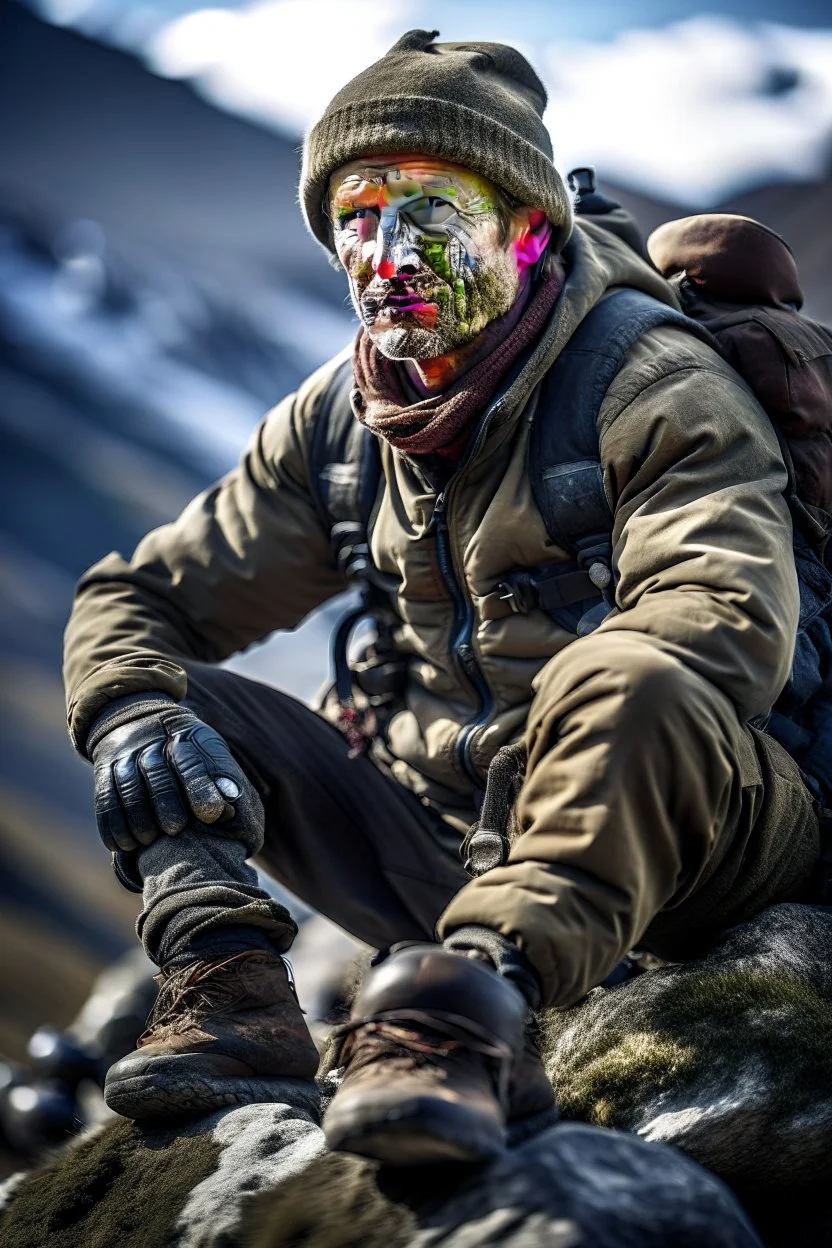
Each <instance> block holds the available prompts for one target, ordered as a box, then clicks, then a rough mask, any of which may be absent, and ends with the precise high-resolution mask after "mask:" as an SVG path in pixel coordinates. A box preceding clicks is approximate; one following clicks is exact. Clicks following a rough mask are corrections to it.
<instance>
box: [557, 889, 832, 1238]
mask: <svg viewBox="0 0 832 1248" xmlns="http://www.w3.org/2000/svg"><path fill="white" fill-rule="evenodd" d="M542 1031H543V1048H544V1053H545V1057H544V1060H545V1064H546V1068H547V1071H548V1073H549V1075H550V1077H551V1079H552V1081H553V1083H554V1085H555V1089H556V1092H557V1095H558V1103H559V1105H560V1108H561V1111H562V1113H563V1114H564V1115H566V1116H568V1117H570V1118H573V1119H579V1120H581V1121H585V1122H589V1123H594V1124H598V1125H603V1126H612V1127H619V1128H623V1129H625V1130H628V1131H634V1132H636V1133H638V1134H639V1135H640V1136H642V1137H643V1138H644V1139H646V1140H651V1141H663V1142H665V1143H670V1144H675V1145H677V1146H678V1147H679V1148H681V1149H683V1150H684V1151H685V1152H686V1153H687V1154H688V1155H689V1156H691V1157H693V1158H695V1159H696V1160H697V1161H699V1162H700V1163H701V1164H702V1165H704V1166H707V1167H708V1168H709V1169H710V1170H712V1171H713V1172H714V1173H715V1174H718V1175H719V1176H720V1177H721V1178H723V1179H725V1180H726V1181H727V1182H728V1183H729V1184H730V1185H731V1186H732V1187H733V1188H734V1190H735V1191H736V1192H738V1193H739V1194H740V1196H741V1198H742V1199H743V1201H744V1202H745V1203H746V1205H747V1206H748V1207H749V1208H750V1209H751V1210H752V1211H753V1212H754V1213H755V1214H756V1216H757V1217H758V1219H759V1222H760V1224H761V1225H765V1226H766V1227H767V1230H768V1232H769V1233H770V1234H771V1235H774V1236H776V1235H777V1234H779V1233H780V1232H779V1231H778V1230H777V1226H778V1225H779V1222H780V1220H781V1219H782V1216H784V1215H783V1211H784V1210H787V1211H788V1212H787V1215H785V1216H787V1219H788V1224H789V1226H790V1234H791V1235H792V1238H791V1239H789V1240H788V1241H784V1242H788V1243H789V1244H790V1245H793V1244H795V1243H797V1239H796V1238H795V1237H796V1235H797V1233H798V1232H797V1229H796V1225H797V1223H798V1222H799V1221H800V1218H801V1216H805V1217H806V1218H807V1219H808V1218H809V1217H810V1216H812V1208H813V1204H814V1202H815V1201H820V1203H821V1204H822V1203H823V1199H824V1192H825V1188H826V1185H827V1183H828V1181H829V1179H830V1178H832V913H830V911H829V910H827V909H824V908H822V907H815V906H804V905H778V906H773V907H771V908H770V909H768V910H766V911H764V912H763V913H762V914H760V915H759V916H757V918H756V919H754V920H752V921H751V922H750V923H746V924H743V925H742V926H741V927H737V928H734V929H732V930H731V931H730V932H728V933H727V934H726V935H725V936H724V937H723V938H722V939H721V940H720V941H719V943H718V944H716V945H715V946H714V947H713V948H712V949H711V950H710V951H709V952H708V953H707V955H706V956H705V957H703V958H702V959H701V960H697V961H696V962H691V963H688V964H686V965H677V966H672V967H667V968H665V969H661V970H657V971H651V972H649V973H648V974H644V975H640V976H638V977H636V978H635V979H632V980H629V981H628V982H626V983H624V984H621V985H620V986H618V987H616V988H613V989H611V990H605V989H596V990H595V991H594V992H592V993H590V995H589V997H588V998H586V999H585V1000H584V1001H583V1002H582V1003H580V1004H579V1005H577V1006H575V1007H573V1008H572V1009H570V1010H566V1011H561V1012H555V1011H552V1012H550V1013H548V1014H547V1015H545V1016H544V1017H543V1019H542ZM784 1198H786V1204H785V1205H784ZM830 1227H832V1220H831V1221H830ZM783 1233H785V1231H784V1232H783ZM813 1233H814V1234H818V1233H819V1232H817V1231H815V1232H813ZM824 1233H825V1232H824ZM829 1233H830V1238H829V1239H828V1240H826V1239H823V1240H821V1239H812V1240H807V1241H805V1242H807V1243H809V1242H811V1243H813V1244H819V1243H822V1242H830V1243H832V1230H831V1231H830V1232H829ZM778 1242H779V1241H778Z"/></svg>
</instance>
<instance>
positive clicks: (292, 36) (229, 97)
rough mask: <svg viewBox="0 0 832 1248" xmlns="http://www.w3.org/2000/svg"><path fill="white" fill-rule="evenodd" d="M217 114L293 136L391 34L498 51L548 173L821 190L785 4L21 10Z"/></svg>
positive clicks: (802, 11)
mask: <svg viewBox="0 0 832 1248" xmlns="http://www.w3.org/2000/svg"><path fill="white" fill-rule="evenodd" d="M33 5H34V7H35V8H36V9H37V11H38V12H40V13H41V14H42V15H44V16H46V17H48V18H49V19H50V20H53V21H58V22H61V23H66V24H70V25H74V26H76V27H77V28H79V29H81V30H83V31H84V32H85V33H88V34H90V35H92V36H94V37H96V38H100V39H103V40H105V41H108V42H112V43H116V44H117V45H119V46H122V47H127V48H129V49H130V50H131V51H133V52H135V53H136V54H137V55H138V56H140V57H141V58H142V59H143V60H144V62H145V63H146V64H147V65H148V66H149V68H150V69H152V70H153V71H154V72H156V73H159V74H162V75H165V76H168V77H171V78H181V79H185V80H187V81H190V82H191V83H192V84H193V86H194V87H195V89H196V90H197V91H199V92H201V93H202V94H203V95H205V96H206V97H207V98H208V99H210V100H211V101H212V102H213V103H215V104H216V105H217V106H218V107H221V108H225V109H228V110H229V111H232V112H235V113H238V114H240V115H242V116H245V117H248V118H250V119H252V120H254V121H256V122H258V123H259V124H262V125H266V126H271V127H275V128H277V129H279V130H282V131H284V132H287V133H289V134H292V135H300V134H302V133H303V132H304V131H305V130H306V129H307V128H308V127H309V126H310V125H311V124H312V123H313V122H314V120H315V119H316V117H317V116H318V115H319V114H320V112H321V111H322V109H323V108H324V107H325V105H326V103H327V102H328V100H329V99H330V98H331V96H332V95H333V94H334V93H335V91H337V90H338V88H339V87H340V86H341V85H342V84H343V83H344V82H345V81H346V80H347V79H349V78H350V77H352V76H353V75H354V74H356V73H358V72H359V71H360V70H361V69H363V68H364V67H365V66H366V65H368V64H369V63H370V62H372V61H373V60H375V59H376V58H377V57H379V56H381V55H382V54H383V53H384V51H386V49H387V48H388V47H389V46H390V45H391V44H392V43H393V42H394V41H395V40H396V38H397V37H398V36H399V35H400V34H401V33H402V32H403V31H404V30H406V29H409V28H410V27H413V26H421V27H426V28H428V29H434V28H438V29H439V30H440V31H441V38H444V39H448V40H454V39H471V38H474V39H494V40H499V41H504V42H509V43H513V44H514V45H515V46H517V47H519V48H520V49H521V51H523V52H524V53H525V54H526V55H527V56H528V57H529V59H530V60H531V61H532V63H533V64H534V65H535V67H536V68H537V70H538V72H539V73H540V75H541V77H542V78H543V80H544V82H545V83H546V84H547V87H548V89H549V108H548V110H547V114H546V122H547V125H548V127H549V130H550V132H551V134H552V140H553V145H554V150H555V159H556V162H557V164H558V165H559V167H560V168H561V169H562V170H567V169H569V168H571V167H573V166H574V165H578V164H594V165H595V166H596V167H597V169H598V171H599V174H600V176H601V177H602V178H606V179H608V180H609V181H613V182H619V183H623V184H625V185H629V186H632V187H634V188H636V189H642V190H645V191H648V192H650V193H651V194H654V195H658V196H660V197H662V198H665V199H669V200H671V201H673V200H676V201H682V202H685V203H688V204H691V205H692V206H697V207H703V208H705V207H708V206H709V205H711V204H713V203H716V202H718V201H719V200H720V199H722V198H724V197H725V196H727V195H730V194H731V193H733V192H735V191H738V190H741V189H744V188H746V187H748V186H752V185H754V184H759V183H766V182H773V181H806V180H809V181H811V180H812V179H817V178H821V177H823V176H825V175H827V174H828V173H829V165H830V154H832V4H830V3H829V2H828V0H827V3H826V4H816V3H807V2H806V0H794V2H793V3H790V4H789V5H788V6H785V5H783V4H782V3H773V2H769V0H714V2H713V3H711V4H708V5H707V6H703V5H702V4H699V3H695V2H694V0H689V2H688V0H675V2H673V3H668V0H626V3H625V2H623V0H583V3H581V4H575V3H574V2H573V0H514V2H513V3H510V4H508V3H506V2H505V0H496V2H495V0H395V3H391V0H240V2H239V3H224V4H221V3H216V4H211V5H205V4H204V3H203V4H198V3H192V2H188V0H171V2H168V3H165V4H152V3H138V4H129V3H126V2H125V0H33Z"/></svg>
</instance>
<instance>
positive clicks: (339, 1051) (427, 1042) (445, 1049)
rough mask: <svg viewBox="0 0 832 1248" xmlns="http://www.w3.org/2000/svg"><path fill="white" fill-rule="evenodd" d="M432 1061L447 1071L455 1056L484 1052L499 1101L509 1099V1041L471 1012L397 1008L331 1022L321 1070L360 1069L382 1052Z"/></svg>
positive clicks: (414, 1060) (411, 1060)
mask: <svg viewBox="0 0 832 1248" xmlns="http://www.w3.org/2000/svg"><path fill="white" fill-rule="evenodd" d="M379 1042H380V1043H381V1045H383V1047H384V1050H385V1056H386V1057H387V1058H388V1059H396V1058H401V1059H403V1060H405V1061H406V1062H408V1063H409V1064H415V1065H420V1066H421V1065H428V1066H432V1067H433V1068H434V1069H437V1070H439V1071H441V1072H442V1074H443V1076H444V1075H447V1074H448V1073H449V1068H450V1066H451V1065H452V1064H453V1063H454V1059H455V1058H456V1059H458V1058H464V1057H465V1056H466V1055H467V1054H468V1053H476V1054H478V1055H479V1056H481V1057H482V1058H483V1059H484V1060H485V1062H486V1064H487V1066H488V1067H489V1068H490V1069H491V1071H492V1075H493V1077H494V1081H495V1085H496V1088H497V1093H498V1097H499V1099H500V1101H501V1102H502V1103H505V1100H506V1096H507V1093H508V1083H509V1074H510V1071H511V1065H512V1060H513V1052H512V1049H511V1046H510V1045H508V1044H506V1043H505V1042H504V1041H502V1040H497V1039H495V1038H494V1036H493V1035H491V1034H489V1033H488V1032H487V1031H486V1030H485V1029H484V1028H481V1027H479V1026H478V1025H477V1024H476V1023H474V1022H472V1021H471V1019H469V1018H464V1017H462V1016H460V1015H457V1014H448V1013H443V1012H441V1011H430V1012H428V1011H425V1010H415V1009H412V1010H395V1011H389V1012H383V1013H379V1014H374V1015H368V1016H366V1017H364V1018H357V1019H350V1020H349V1022H346V1023H342V1024H341V1025H340V1026H338V1027H335V1028H333V1031H332V1033H331V1039H330V1048H329V1051H328V1053H327V1056H326V1060H325V1066H324V1070H323V1073H324V1074H328V1073H332V1072H333V1071H335V1070H337V1069H338V1068H339V1067H341V1066H345V1065H348V1067H349V1070H351V1071H356V1070H358V1069H360V1068H361V1067H363V1066H366V1065H369V1064H370V1063H371V1062H373V1061H374V1060H376V1059H377V1058H378V1056H379Z"/></svg>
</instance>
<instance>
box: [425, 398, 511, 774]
mask: <svg viewBox="0 0 832 1248" xmlns="http://www.w3.org/2000/svg"><path fill="white" fill-rule="evenodd" d="M499 407H500V403H499V401H498V402H497V403H495V404H494V406H493V407H492V408H490V409H489V410H488V412H486V414H485V416H484V417H483V420H482V422H481V424H480V427H479V429H478V430H477V432H476V435H475V437H474V439H473V441H472V443H471V445H470V446H469V449H468V453H467V455H466V456H465V458H464V459H463V460H462V462H461V463H460V464H459V465H458V467H457V470H456V472H455V473H454V475H453V477H452V478H451V480H450V481H449V482H448V484H447V485H446V487H445V489H444V490H443V491H442V492H441V493H439V494H437V496H436V502H435V503H434V508H433V524H434V529H435V532H436V557H437V562H438V564H439V571H440V573H441V575H442V579H443V581H444V582H445V585H446V587H447V589H448V593H449V594H450V596H451V601H452V602H453V605H454V623H453V632H452V638H451V654H452V657H453V658H454V659H455V661H456V663H457V666H458V667H459V668H460V669H461V671H462V673H463V675H464V676H465V677H466V678H467V680H468V683H469V684H470V685H471V687H472V688H473V690H474V692H475V693H476V695H477V710H476V714H475V715H474V717H473V718H472V719H470V720H469V721H468V723H467V724H464V725H463V727H462V728H461V729H460V730H459V734H458V736H457V739H456V742H455V743H454V758H455V759H456V761H457V763H458V765H459V766H460V768H461V769H462V771H463V772H464V773H465V774H466V775H467V776H468V777H469V779H470V780H471V781H472V782H473V783H474V785H475V786H476V788H477V789H479V790H483V789H484V788H485V784H484V782H483V780H482V778H481V777H480V775H479V773H478V772H477V769H476V767H475V766H474V762H473V759H472V757H471V750H472V747H473V744H474V736H475V734H476V731H477V729H478V728H480V727H481V726H482V725H483V724H484V723H485V722H486V721H487V720H488V717H489V716H490V714H491V711H492V709H493V706H494V696H493V694H492V692H491V689H490V687H489V685H488V681H487V680H486V679H485V677H484V676H483V674H482V670H481V668H480V665H479V663H478V662H477V656H476V654H475V653H474V647H473V645H472V644H471V642H472V638H473V633H474V606H473V603H472V602H471V600H470V598H469V597H468V595H467V593H466V592H465V589H464V581H463V580H462V578H461V577H459V576H458V575H457V572H456V568H455V567H454V560H453V554H452V552H451V542H450V534H449V532H448V516H447V510H448V493H449V492H450V489H451V486H452V485H454V484H456V482H457V481H458V480H459V477H460V476H461V474H462V472H463V470H464V469H465V468H466V467H467V466H468V464H469V463H470V462H471V460H472V459H473V458H474V456H475V455H476V454H477V452H478V450H479V449H480V447H481V446H482V444H483V441H484V440H485V434H486V430H487V428H488V426H489V424H490V423H491V420H492V418H493V416H494V415H495V413H496V412H497V411H498V409H499Z"/></svg>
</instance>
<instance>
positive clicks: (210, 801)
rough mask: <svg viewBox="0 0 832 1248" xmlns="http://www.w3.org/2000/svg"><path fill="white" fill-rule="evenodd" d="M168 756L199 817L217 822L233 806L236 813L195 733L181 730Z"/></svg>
mask: <svg viewBox="0 0 832 1248" xmlns="http://www.w3.org/2000/svg"><path fill="white" fill-rule="evenodd" d="M168 756H169V758H170V760H171V762H172V763H173V765H174V767H175V768H176V774H177V775H178V776H179V779H180V781H181V782H182V787H183V789H184V790H185V796H186V797H187V799H188V803H189V805H190V807H191V810H192V811H193V812H194V814H195V815H196V817H197V819H199V820H201V821H202V823H216V822H217V820H218V819H222V818H223V816H224V815H227V813H228V811H229V809H230V811H231V814H233V813H234V812H233V808H229V806H228V803H227V802H226V800H225V798H224V797H223V795H222V793H221V792H220V790H219V789H218V788H217V786H216V784H215V783H214V779H213V777H212V776H211V775H210V773H209V771H208V768H209V766H210V765H211V760H209V759H207V758H206V757H205V754H204V753H203V751H202V750H201V749H200V748H199V744H198V742H197V741H195V740H194V735H193V734H190V733H189V734H188V735H187V736H186V735H185V734H184V733H182V734H177V735H176V736H175V737H174V738H173V739H172V740H171V742H170V743H169V745H168Z"/></svg>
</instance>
